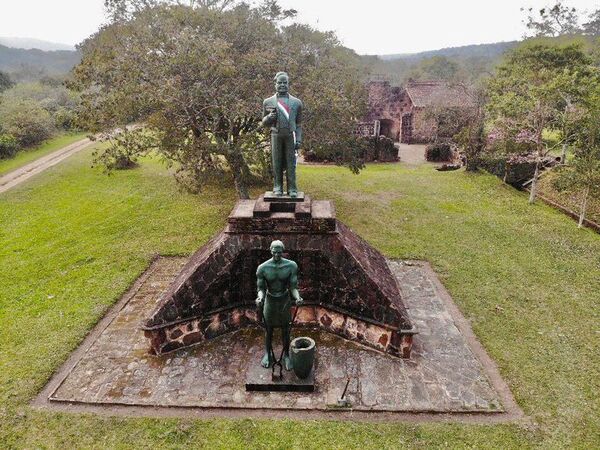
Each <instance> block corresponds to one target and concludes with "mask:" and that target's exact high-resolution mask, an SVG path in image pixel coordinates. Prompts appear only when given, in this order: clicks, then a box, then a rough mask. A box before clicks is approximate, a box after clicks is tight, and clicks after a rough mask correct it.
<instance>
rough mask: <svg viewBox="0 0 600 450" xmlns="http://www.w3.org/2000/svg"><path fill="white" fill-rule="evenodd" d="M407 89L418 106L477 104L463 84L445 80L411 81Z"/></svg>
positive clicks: (466, 105) (465, 105) (468, 105)
mask: <svg viewBox="0 0 600 450" xmlns="http://www.w3.org/2000/svg"><path fill="white" fill-rule="evenodd" d="M405 89H406V93H407V94H408V96H409V97H410V100H411V101H412V103H413V105H414V106H415V107H417V108H423V107H427V106H439V107H446V108H448V107H450V108H452V107H472V106H475V101H474V99H473V96H472V95H471V94H470V93H469V90H468V89H467V88H466V87H465V86H464V85H462V84H453V83H448V82H445V81H410V82H409V83H408V84H407V85H406V87H405Z"/></svg>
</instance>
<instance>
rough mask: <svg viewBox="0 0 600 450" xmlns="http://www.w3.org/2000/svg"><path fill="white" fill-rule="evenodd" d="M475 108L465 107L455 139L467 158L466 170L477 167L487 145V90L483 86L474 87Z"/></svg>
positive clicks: (472, 92)
mask: <svg viewBox="0 0 600 450" xmlns="http://www.w3.org/2000/svg"><path fill="white" fill-rule="evenodd" d="M471 97H472V99H473V104H474V107H473V108H463V109H462V110H461V111H460V114H461V116H460V118H459V119H458V120H457V122H459V123H462V124H463V125H462V128H461V129H460V131H458V133H457V134H455V135H454V137H453V140H454V141H455V142H456V144H457V145H458V147H459V148H460V149H462V151H463V153H464V155H465V158H466V170H468V171H474V170H476V169H477V162H476V161H477V158H478V157H479V155H480V154H481V153H482V152H483V151H484V150H485V146H486V133H485V121H486V109H485V105H486V102H487V92H486V91H485V89H483V88H482V87H481V86H479V87H477V88H475V89H472V91H471Z"/></svg>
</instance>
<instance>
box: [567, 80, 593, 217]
mask: <svg viewBox="0 0 600 450" xmlns="http://www.w3.org/2000/svg"><path fill="white" fill-rule="evenodd" d="M583 106H584V108H585V112H584V113H583V114H582V115H581V116H580V118H579V120H578V121H577V124H576V128H575V129H576V130H577V131H576V133H575V141H574V143H575V152H574V158H573V160H572V161H571V163H570V165H569V166H568V167H565V168H563V170H561V172H560V176H559V178H558V185H559V187H560V188H563V189H564V188H567V189H573V190H575V192H576V193H578V194H579V197H580V199H581V205H580V210H579V228H581V227H582V226H583V222H584V220H585V215H586V212H587V205H588V201H589V198H590V197H592V196H599V195H600V84H596V86H594V88H591V89H590V91H589V94H588V95H587V96H586V99H585V101H584V105H583Z"/></svg>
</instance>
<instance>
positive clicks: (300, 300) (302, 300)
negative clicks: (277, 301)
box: [296, 297, 304, 306]
mask: <svg viewBox="0 0 600 450" xmlns="http://www.w3.org/2000/svg"><path fill="white" fill-rule="evenodd" d="M303 304H304V299H303V298H302V297H298V298H297V299H296V306H302V305H303Z"/></svg>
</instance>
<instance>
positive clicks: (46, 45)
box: [0, 36, 75, 52]
mask: <svg viewBox="0 0 600 450" xmlns="http://www.w3.org/2000/svg"><path fill="white" fill-rule="evenodd" d="M0 45H4V46H6V47H10V48H22V49H25V50H30V49H32V48H37V49H38V50H44V51H47V52H48V51H55V50H71V51H74V50H75V47H74V46H72V45H67V44H59V43H56V42H49V41H43V40H41V39H33V38H22V37H7V36H0Z"/></svg>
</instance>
